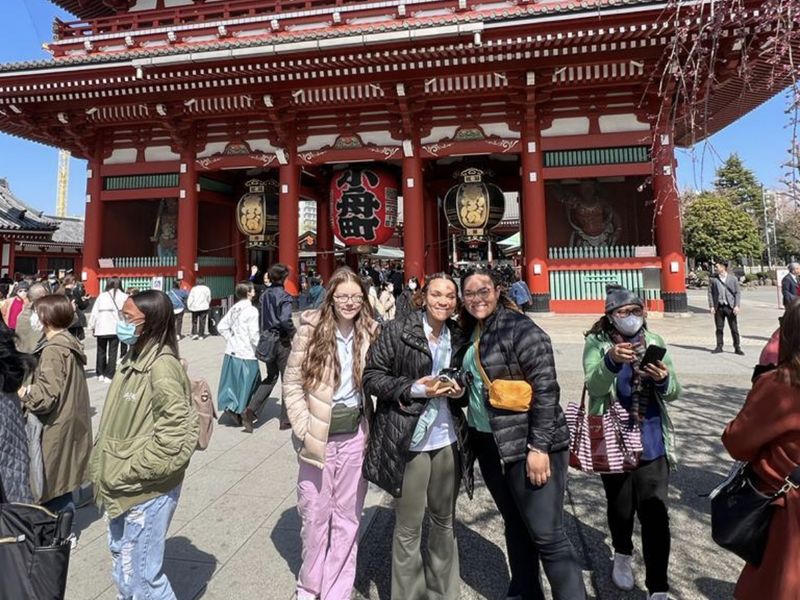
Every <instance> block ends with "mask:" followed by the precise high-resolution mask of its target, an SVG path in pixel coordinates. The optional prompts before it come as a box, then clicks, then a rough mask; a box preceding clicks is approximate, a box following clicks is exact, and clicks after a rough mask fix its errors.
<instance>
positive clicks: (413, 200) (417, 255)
mask: <svg viewBox="0 0 800 600" xmlns="http://www.w3.org/2000/svg"><path fill="white" fill-rule="evenodd" d="M413 151H414V155H413V156H409V157H405V158H403V250H404V254H405V268H404V272H405V278H406V280H408V279H409V278H410V277H417V278H419V279H420V281H422V278H423V277H424V275H425V271H424V269H425V226H424V221H425V215H424V214H423V213H424V202H423V193H424V190H423V179H422V159H421V158H420V156H419V152H420V149H419V145H415V146H414V148H413Z"/></svg>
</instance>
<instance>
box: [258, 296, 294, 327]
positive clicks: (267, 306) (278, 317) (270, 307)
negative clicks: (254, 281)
mask: <svg viewBox="0 0 800 600" xmlns="http://www.w3.org/2000/svg"><path fill="white" fill-rule="evenodd" d="M260 304H261V311H260V312H261V331H262V332H264V331H273V332H275V333H277V334H278V335H279V336H280V338H281V339H283V340H287V339H288V340H291V339H292V338H293V337H294V334H295V331H296V330H295V326H294V321H292V306H293V304H294V298H292V296H291V295H290V294H289V292H287V291H286V290H285V289H284V287H283V286H282V285H277V284H273V285H271V286H269V287H268V288H267V289H265V290H264V293H263V294H261V302H260Z"/></svg>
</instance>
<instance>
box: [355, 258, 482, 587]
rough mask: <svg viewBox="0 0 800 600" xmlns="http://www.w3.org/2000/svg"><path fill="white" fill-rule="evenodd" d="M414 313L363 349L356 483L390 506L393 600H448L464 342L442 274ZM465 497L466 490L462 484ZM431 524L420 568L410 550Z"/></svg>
mask: <svg viewBox="0 0 800 600" xmlns="http://www.w3.org/2000/svg"><path fill="white" fill-rule="evenodd" d="M422 295H423V298H424V310H418V311H414V312H412V313H410V314H409V315H408V316H406V317H405V318H402V319H401V318H397V319H395V320H393V321H389V322H388V323H387V324H386V325H384V327H383V329H382V330H381V334H380V336H379V337H378V339H377V341H376V342H375V343H374V344H373V346H372V348H370V351H369V354H368V356H367V366H366V369H365V370H364V390H365V391H366V393H367V394H370V395H373V396H375V397H376V398H377V400H378V403H377V406H376V408H375V418H374V420H373V424H372V431H371V433H370V442H369V446H368V448H367V456H366V458H365V461H364V476H365V477H366V478H367V479H368V480H369V481H372V482H373V483H375V484H377V485H378V486H380V487H381V488H383V489H384V490H386V491H387V492H389V493H390V494H392V496H394V497H395V498H396V501H395V511H396V512H395V516H396V523H395V530H394V541H393V545H392V598H393V600H427V599H429V598H437V599H440V600H457V599H458V597H459V594H458V587H459V570H458V549H457V547H456V537H455V531H454V528H453V523H454V519H455V504H456V496H457V494H458V488H459V485H460V482H461V479H462V474H463V469H464V466H465V465H466V461H465V460H464V451H465V437H466V419H465V418H464V413H463V411H462V409H461V406H460V402H459V401H458V400H457V398H460V397H463V389H462V388H461V387H460V386H459V385H458V383H457V380H460V379H461V378H460V377H458V375H457V374H455V377H453V378H446V377H443V376H442V377H440V374H441V372H442V370H444V369H446V368H448V367H451V366H453V365H456V364H459V363H460V358H461V353H462V351H463V349H464V342H465V340H464V336H463V334H462V333H461V330H460V329H459V327H458V326H457V325H456V323H455V322H454V321H453V320H452V319H451V317H452V316H453V313H454V312H455V310H456V307H457V305H458V290H457V288H456V283H455V281H453V278H452V277H450V276H449V275H447V274H445V273H437V274H435V275H431V276H430V277H429V278H428V280H427V282H426V283H425V286H424V287H423V289H422ZM467 490H468V492H469V493H471V485H470V483H469V482H467ZM426 505H427V507H428V510H429V511H430V515H431V528H430V535H429V538H428V551H427V556H428V559H429V560H428V564H423V558H422V553H421V551H420V542H421V537H422V520H423V517H424V516H425V507H426Z"/></svg>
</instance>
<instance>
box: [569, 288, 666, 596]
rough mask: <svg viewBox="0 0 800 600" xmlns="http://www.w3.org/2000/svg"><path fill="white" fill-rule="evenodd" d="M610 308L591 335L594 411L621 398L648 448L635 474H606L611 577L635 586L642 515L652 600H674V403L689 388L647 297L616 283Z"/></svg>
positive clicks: (587, 364) (588, 356) (588, 354)
mask: <svg viewBox="0 0 800 600" xmlns="http://www.w3.org/2000/svg"><path fill="white" fill-rule="evenodd" d="M605 309H606V310H605V314H604V315H603V316H602V317H600V319H599V320H598V321H597V322H596V323H595V324H594V325H593V326H592V328H591V329H590V330H589V331H588V332H586V334H585V337H586V343H585V346H584V350H583V370H584V376H585V383H586V390H587V392H588V395H589V412H590V413H591V414H595V415H599V414H604V413H605V412H606V410H607V409H608V407H609V406H610V404H611V403H612V402H615V401H618V402H619V403H620V404H621V405H622V406H623V407H624V408H625V409H626V410H628V412H629V413H630V414H631V417H632V418H634V419H636V420H637V421H638V423H639V427H640V430H641V434H642V448H643V452H642V455H641V459H640V462H639V466H638V467H637V468H636V469H635V470H633V471H628V472H626V473H615V474H607V475H601V478H602V480H603V487H604V488H605V493H606V500H607V502H608V526H609V529H610V530H611V541H612V545H613V546H614V565H613V570H612V574H611V579H612V581H613V582H614V585H616V586H617V587H618V588H619V589H621V590H632V589H633V587H634V574H633V564H632V563H633V561H632V555H633V539H632V538H633V518H634V515H638V517H639V522H640V523H641V525H642V553H643V554H644V562H645V573H646V579H645V585H646V587H647V591H648V594H649V595H648V598H649V600H667V598H668V596H667V593H668V592H669V584H668V580H667V567H668V564H669V553H670V530H669V516H668V514H667V512H668V511H667V497H668V485H669V471H670V468H671V467H674V466H675V454H674V451H673V448H674V443H673V428H672V421H671V420H670V417H669V412H668V410H667V403H668V402H671V401H673V400H675V399H676V398H677V397H678V396H679V395H680V391H681V387H680V384H679V383H678V378H677V376H676V375H675V368H674V366H673V364H672V360H671V358H670V355H669V352H668V351H667V349H666V345H665V343H664V340H663V339H661V337H660V336H658V335H656V334H655V333H653V332H651V331H649V330H648V329H647V323H646V321H645V316H646V314H645V307H644V302H643V301H642V299H641V298H639V297H638V296H637V295H636V294H634V293H633V292H631V291H629V290H627V289H625V288H623V287H620V286H609V287H608V289H607V297H606V306H605Z"/></svg>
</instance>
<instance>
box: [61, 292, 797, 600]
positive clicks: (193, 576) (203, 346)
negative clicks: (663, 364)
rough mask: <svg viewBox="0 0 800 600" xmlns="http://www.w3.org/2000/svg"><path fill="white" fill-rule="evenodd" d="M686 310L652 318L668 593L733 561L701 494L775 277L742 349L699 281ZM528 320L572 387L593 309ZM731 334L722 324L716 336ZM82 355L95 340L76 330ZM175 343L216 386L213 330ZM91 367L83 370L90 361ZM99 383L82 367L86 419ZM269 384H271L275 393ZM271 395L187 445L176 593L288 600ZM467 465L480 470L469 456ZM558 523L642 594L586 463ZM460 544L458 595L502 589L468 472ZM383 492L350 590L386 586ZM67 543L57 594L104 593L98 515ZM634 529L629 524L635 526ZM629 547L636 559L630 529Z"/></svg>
mask: <svg viewBox="0 0 800 600" xmlns="http://www.w3.org/2000/svg"><path fill="white" fill-rule="evenodd" d="M690 304H691V314H690V315H688V316H686V317H685V318H679V317H667V318H652V319H651V320H650V328H651V329H652V330H654V331H656V332H658V333H660V334H661V335H662V336H663V337H664V338H665V340H666V341H667V343H668V344H669V345H670V350H671V352H672V353H673V357H674V360H675V363H676V365H677V368H678V372H679V375H680V378H681V382H682V384H683V386H684V394H683V397H682V398H681V399H680V400H679V401H677V402H676V403H675V405H674V406H673V408H672V414H673V418H674V420H675V425H676V428H677V431H678V436H679V452H680V455H681V465H680V468H679V470H678V471H677V472H676V473H675V474H674V476H673V478H672V480H671V489H670V498H671V503H672V504H671V507H670V518H671V525H672V533H673V544H672V560H671V566H670V575H671V580H672V585H673V592H672V596H671V597H672V598H675V599H679V600H723V599H728V598H731V597H732V592H733V585H734V582H735V581H736V577H737V575H738V572H739V570H740V568H741V562H740V561H739V560H738V559H736V558H735V557H732V555H729V554H728V553H726V552H724V551H722V550H721V549H719V548H717V547H716V546H715V545H714V544H713V542H712V541H711V537H710V529H709V510H708V501H707V499H706V498H705V497H703V494H705V493H707V492H708V491H709V490H710V489H712V488H713V487H714V486H715V485H716V484H717V482H718V481H719V480H720V478H721V476H722V475H723V474H724V473H725V472H726V471H727V468H728V465H729V463H730V461H729V459H728V458H727V456H726V454H725V451H724V449H723V448H722V446H721V443H720V441H719V438H720V434H721V432H722V429H723V428H724V425H725V423H727V422H728V421H729V420H730V419H731V418H732V417H733V416H734V415H735V414H736V411H737V410H738V408H739V407H740V406H741V404H742V402H743V400H744V397H745V394H746V392H747V390H748V389H749V380H750V374H751V370H752V366H753V364H754V363H755V361H756V359H757V355H758V353H759V352H760V350H761V347H762V346H763V344H764V343H765V342H766V340H767V339H768V337H769V335H770V334H771V333H772V331H773V330H774V328H775V327H776V326H777V317H778V316H779V315H780V314H781V312H782V311H781V310H780V309H779V308H778V307H777V299H776V296H775V289H774V288H765V289H759V290H754V291H747V292H745V300H744V307H743V313H742V315H741V330H742V333H743V347H744V350H745V352H746V356H744V357H739V356H736V355H734V354H733V353H732V349H731V347H730V343H728V347H727V351H726V353H725V354H722V355H711V354H710V353H709V349H710V348H712V347H713V345H714V333H713V321H712V319H711V317H710V316H709V315H708V313H707V311H705V309H704V308H703V307H704V306H705V294H704V293H702V292H690ZM537 322H539V324H540V325H541V326H542V327H543V328H544V329H545V330H547V331H548V332H549V333H550V335H551V337H552V339H553V342H554V347H555V350H556V362H557V367H558V374H559V381H560V383H561V388H562V403H563V404H564V405H566V403H567V402H570V401H578V400H579V399H580V389H581V385H582V383H581V382H582V372H581V362H580V361H581V352H582V347H583V345H582V337H581V332H582V331H583V330H585V329H586V328H588V326H589V325H590V324H591V322H592V318H591V317H586V316H580V317H573V316H546V317H539V318H537ZM726 339H728V340H729V337H727V336H726ZM87 351H88V355H89V364H90V365H93V364H94V343H93V341H92V340H90V341H88V342H87ZM181 351H182V353H183V355H184V356H185V358H187V359H188V360H189V362H190V375H191V376H192V377H206V378H207V379H208V380H209V382H210V383H211V384H212V388H215V387H216V384H217V380H218V374H219V368H220V365H221V358H222V353H223V351H224V344H223V342H222V340H221V339H220V338H208V339H206V340H202V341H192V340H184V341H182V342H181ZM91 373H92V372H91V371H90V374H91ZM106 389H107V385H104V384H100V383H97V382H96V380H94V379H91V381H90V391H91V393H92V400H93V408H94V410H95V414H94V426H95V428H96V427H97V426H98V424H99V418H100V413H101V411H102V406H103V402H104V395H105V390H106ZM278 391H279V390H278V388H276V392H275V394H274V396H276V397H277V395H278ZM277 414H278V411H277V404H276V402H275V401H274V400H273V401H271V402H270V403H269V404H268V406H267V408H266V409H265V415H264V419H262V424H261V426H259V427H258V428H257V429H256V431H255V433H253V434H252V435H248V434H245V433H243V432H242V431H240V430H239V429H237V428H232V427H221V426H217V427H216V429H215V432H214V437H213V439H212V443H211V446H210V448H209V449H208V450H206V451H205V452H198V453H196V454H195V456H194V457H193V459H192V463H191V466H190V468H189V473H188V476H187V478H186V481H185V483H184V485H183V490H182V495H181V499H180V502H179V505H178V509H177V512H176V514H175V519H174V520H173V523H172V527H171V529H170V538H169V540H168V541H167V551H166V556H167V558H166V570H167V574H168V576H169V577H170V580H171V581H172V584H173V587H174V588H175V591H176V594H177V596H178V598H179V599H180V600H192V599H195V598H205V599H214V600H217V599H218V600H226V599H236V600H262V599H272V598H276V599H280V600H289V598H291V597H292V593H293V589H294V578H295V574H296V573H297V570H298V568H299V565H300V540H299V522H298V518H297V514H296V512H295V509H294V505H295V481H296V476H297V461H296V458H295V455H294V450H293V448H292V444H291V441H290V436H289V434H288V432H281V431H279V430H278V424H277ZM476 472H478V470H477V469H476ZM565 509H566V527H567V529H568V533H569V535H570V538H571V539H572V541H573V544H574V545H575V546H576V548H577V549H578V551H579V553H580V555H581V560H582V562H583V565H584V569H585V571H584V575H585V578H586V581H587V588H588V589H589V590H590V595H591V597H593V598H598V599H603V600H611V599H614V600H616V599H620V600H634V599H636V600H640V599H645V598H646V593H645V592H644V591H643V585H644V573H643V569H638V570H637V589H636V590H635V591H633V592H630V593H623V592H619V591H617V590H616V589H615V588H614V587H613V585H612V584H611V582H610V578H609V577H610V575H609V564H610V563H609V561H610V558H611V555H612V551H611V549H610V545H609V543H610V542H609V537H608V535H607V527H606V524H605V514H604V513H605V498H604V495H603V490H602V485H601V484H600V482H599V478H598V477H593V476H586V475H582V474H579V473H575V472H571V474H570V480H569V490H568V496H567V501H566V507H565ZM458 521H459V523H458V539H459V545H460V553H461V574H462V579H463V582H462V587H461V593H460V598H463V599H473V598H487V599H491V600H495V599H502V598H504V597H505V596H504V593H505V590H506V586H507V583H508V568H507V565H506V562H505V557H504V544H503V534H502V521H501V519H500V518H499V516H498V515H497V512H496V510H495V508H494V505H493V503H492V500H491V498H490V497H489V495H488V492H487V491H486V489H485V488H484V487H483V486H482V485H481V484H480V482H478V486H477V489H476V494H475V498H474V499H473V500H472V501H469V500H468V499H467V498H466V496H465V495H463V494H462V497H461V499H460V501H459V506H458ZM392 527H393V515H392V510H391V500H390V499H389V498H387V497H385V495H384V494H382V493H380V492H379V491H378V490H376V489H370V492H369V496H368V498H367V509H366V513H365V518H364V520H363V522H362V543H361V550H360V553H359V568H358V579H357V582H356V594H354V597H355V598H359V599H361V598H370V599H376V598H380V599H381V600H389V597H390V594H389V573H390V548H391V539H392ZM78 528H79V536H80V537H79V543H78V547H77V548H76V550H75V552H74V554H73V556H72V564H71V568H70V574H69V581H68V589H67V598H68V600H93V599H95V598H100V599H109V600H112V599H114V598H115V597H116V596H115V593H114V588H113V585H112V581H111V578H110V558H109V554H108V549H107V547H106V539H105V525H104V523H103V520H102V518H101V517H100V516H99V515H98V514H97V512H96V510H95V509H94V508H93V507H87V508H83V509H81V510H80V511H79V515H78ZM637 535H638V527H637ZM635 545H636V547H637V557H636V559H635V560H636V561H637V563H638V564H639V565H642V560H641V554H640V548H641V544H640V543H639V542H638V540H637V541H636V542H635Z"/></svg>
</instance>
